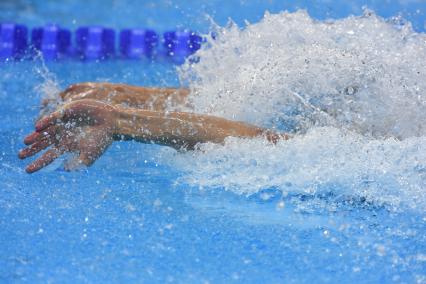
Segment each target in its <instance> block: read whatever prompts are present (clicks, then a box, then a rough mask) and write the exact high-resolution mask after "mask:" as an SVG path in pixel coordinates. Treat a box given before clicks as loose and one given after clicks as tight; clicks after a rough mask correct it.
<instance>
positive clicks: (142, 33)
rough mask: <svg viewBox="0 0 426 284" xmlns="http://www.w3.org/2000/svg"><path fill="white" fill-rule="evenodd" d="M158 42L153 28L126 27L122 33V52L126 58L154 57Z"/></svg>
mask: <svg viewBox="0 0 426 284" xmlns="http://www.w3.org/2000/svg"><path fill="white" fill-rule="evenodd" d="M157 44H158V35H157V33H156V32H154V31H153V30H146V29H124V30H122V31H121V33H120V52H121V55H122V56H124V57H125V58H131V59H139V58H143V57H152V55H153V54H154V52H155V49H156V47H157Z"/></svg>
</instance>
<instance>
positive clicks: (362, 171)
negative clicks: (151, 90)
mask: <svg viewBox="0 0 426 284" xmlns="http://www.w3.org/2000/svg"><path fill="white" fill-rule="evenodd" d="M215 32H216V33H217V39H216V40H211V41H210V42H209V44H208V46H207V47H205V48H204V49H202V50H200V51H199V52H198V53H197V54H196V55H197V56H199V57H200V61H199V63H197V64H191V63H187V64H185V65H184V66H183V67H182V68H181V69H180V70H179V74H180V78H181V81H182V83H186V84H189V86H190V88H191V89H192V93H193V95H192V97H191V100H192V104H193V106H194V109H195V112H198V113H207V114H212V115H216V116H221V117H225V118H228V119H232V120H240V121H246V122H250V123H253V124H256V125H259V126H264V127H272V128H276V129H279V130H285V131H289V132H294V133H297V135H296V137H295V138H294V139H292V140H289V141H283V142H280V143H278V144H277V145H271V144H268V143H266V142H265V141H263V140H262V139H251V140H250V139H237V138H229V139H227V141H226V143H225V145H213V144H205V145H201V146H200V151H198V152H195V153H192V152H188V153H184V154H182V153H174V152H173V151H168V150H164V151H163V152H162V157H163V159H164V162H165V163H168V164H172V165H173V166H175V167H177V168H178V169H181V170H182V171H183V172H184V173H185V174H184V176H183V177H182V178H181V179H180V182H182V183H184V184H187V185H191V186H199V187H207V188H223V189H226V190H231V191H233V192H235V193H238V194H248V195H250V194H254V193H257V192H259V191H262V190H264V189H267V188H274V189H278V190H279V191H281V192H282V193H283V194H288V193H308V194H317V193H320V192H324V191H332V192H333V194H335V195H342V196H343V195H349V196H360V197H363V198H366V199H367V200H370V201H373V202H378V203H380V204H388V205H391V206H394V207H395V208H403V207H407V206H408V207H409V208H420V209H422V210H423V209H425V208H426V197H425V194H424V188H426V174H425V169H426V159H425V158H426V157H425V156H426V146H425V145H426V143H425V142H426V141H425V140H426V137H425V134H426V128H425V127H424V125H425V122H426V95H425V92H426V80H425V75H426V64H424V62H426V44H425V43H426V36H425V34H419V33H415V32H414V31H413V30H412V29H411V26H410V24H409V23H405V22H401V21H391V20H384V19H382V18H380V17H378V16H376V15H375V14H374V13H372V12H371V11H365V13H364V15H363V16H361V17H348V18H345V19H341V20H328V21H316V20H314V19H312V18H310V16H309V15H308V14H307V13H306V12H305V11H298V12H295V13H289V12H283V13H280V14H275V15H271V14H268V13H267V14H265V17H264V19H263V20H262V21H261V22H259V23H256V24H249V25H248V26H246V27H245V28H243V29H241V28H239V27H237V26H236V25H235V24H233V23H230V24H229V25H228V26H227V27H224V28H221V27H215ZM171 155H172V156H173V157H170V156H171Z"/></svg>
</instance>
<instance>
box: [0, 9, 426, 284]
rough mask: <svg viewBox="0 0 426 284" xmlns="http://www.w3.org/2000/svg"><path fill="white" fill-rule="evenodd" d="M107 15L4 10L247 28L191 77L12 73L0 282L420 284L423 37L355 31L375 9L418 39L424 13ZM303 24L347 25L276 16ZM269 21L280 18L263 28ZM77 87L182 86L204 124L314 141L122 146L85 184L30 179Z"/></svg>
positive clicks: (44, 175)
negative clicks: (47, 131)
mask: <svg viewBox="0 0 426 284" xmlns="http://www.w3.org/2000/svg"><path fill="white" fill-rule="evenodd" d="M105 2H106V1H92V2H90V3H85V4H83V2H73V1H69V2H67V1H62V3H61V4H58V3H56V2H55V1H3V2H1V3H0V8H1V11H2V12H1V13H0V21H4V20H9V21H10V20H13V21H17V22H21V23H25V24H27V25H30V26H37V25H42V24H45V23H46V22H47V21H52V22H58V23H60V24H62V25H63V26H65V27H69V28H75V27H77V26H80V25H91V24H99V25H106V26H111V27H114V28H117V29H118V28H126V27H132V26H139V25H142V26H149V27H152V28H155V29H157V30H160V31H162V30H163V31H165V30H168V29H170V28H175V27H176V26H177V27H190V28H191V29H194V30H197V31H200V32H207V31H210V28H211V25H210V22H211V20H210V19H209V18H208V17H205V14H204V13H207V14H208V15H210V16H211V17H212V18H213V19H214V20H215V21H216V22H217V23H219V24H220V25H225V24H226V21H227V17H228V16H231V17H232V18H234V19H235V21H236V23H237V24H239V25H243V24H244V23H243V19H248V20H249V21H250V22H251V23H253V24H250V25H249V27H248V28H246V29H245V30H243V31H241V30H240V29H237V28H235V26H232V25H228V26H227V27H226V28H223V29H222V28H216V31H217V33H218V35H219V36H218V39H217V41H216V42H213V43H211V45H212V46H211V47H210V48H209V49H205V50H201V51H200V53H199V54H198V55H199V56H200V58H201V60H200V62H199V63H198V64H195V65H184V66H182V67H181V68H180V69H179V71H177V70H176V66H174V65H173V64H170V63H168V62H152V63H149V62H144V61H132V60H111V61H105V62H99V63H98V62H84V63H83V62H79V61H76V60H68V61H61V62H46V63H45V64H46V65H45V64H44V63H43V62H42V61H40V60H36V61H24V62H16V63H14V62H11V63H7V64H1V65H0V67H1V68H0V74H1V77H0V78H1V79H0V99H1V104H0V114H1V119H2V122H3V123H2V126H1V128H0V131H1V135H0V139H1V141H0V145H1V155H0V164H1V167H0V177H1V178H0V185H1V193H0V212H1V213H0V228H1V231H0V247H1V255H0V282H3V283H11V282H12V283H15V282H18V283H20V282H29V283H45V282H53V283H122V282H130V283H140V282H146V283H164V282H177V283H200V282H201V283H229V282H244V283H316V282H321V283H324V282H331V283H353V282H358V283H391V282H396V283H416V282H417V283H424V282H425V281H426V225H425V222H426V215H425V208H426V198H425V194H424V188H425V187H426V175H425V169H426V162H425V161H426V159H425V158H426V157H425V155H426V151H425V150H426V149H425V146H424V145H426V143H425V142H426V141H425V134H424V130H423V129H424V128H422V127H421V125H422V122H425V121H426V119H425V116H424V115H425V113H426V112H425V111H424V109H425V99H424V94H423V93H424V92H425V90H426V87H425V85H424V84H425V83H424V80H423V78H424V75H422V74H424V73H421V72H423V71H426V70H425V67H424V66H422V64H423V65H424V63H423V62H424V61H425V59H426V53H425V47H424V45H423V46H422V44H421V43H422V42H423V44H424V38H425V36H424V34H417V33H416V32H411V31H410V30H409V29H408V28H407V26H406V25H404V22H403V21H402V20H401V19H394V20H393V21H391V22H390V23H388V22H385V21H384V20H383V19H381V18H378V17H376V16H375V15H371V13H369V12H368V11H367V12H365V14H364V17H359V18H350V17H349V18H348V17H347V16H348V14H351V13H355V14H357V15H361V14H362V9H361V6H362V5H364V4H369V7H371V8H373V9H375V10H376V11H377V13H378V14H379V15H382V16H385V17H388V16H391V15H395V14H397V13H398V11H400V12H401V14H402V15H403V16H404V18H407V19H409V20H410V21H411V22H412V23H413V27H414V29H415V30H416V31H417V32H423V31H424V21H425V15H424V13H425V11H426V8H425V4H424V2H423V3H422V1H395V2H392V3H391V4H392V5H384V3H387V2H386V1H383V2H382V1H371V2H365V3H359V2H357V1H347V2H345V3H343V2H340V1H321V2H317V4H309V3H308V2H309V1H298V2H292V3H285V2H280V3H278V2H275V1H268V2H264V1H253V2H252V1H227V4H223V3H221V2H220V1H205V2H204V1H203V2H202V3H200V2H199V1H193V2H187V1H181V2H180V1H171V2H168V1H164V2H160V3H156V2H146V3H140V2H138V3H135V2H136V1H135V2H132V1H110V2H108V3H105ZM101 3H103V4H102V5H101ZM84 5H89V7H87V8H85V6H84ZM110 7H113V11H114V15H115V16H113V17H111V16H110V14H111V11H110ZM296 8H307V10H308V12H309V13H310V14H311V16H312V17H313V18H314V19H320V20H322V19H324V18H327V17H337V18H343V20H341V21H337V22H327V23H324V22H317V21H315V20H313V19H312V18H311V17H310V16H308V15H306V14H304V13H303V12H297V13H289V14H288V13H287V14H286V13H283V14H276V13H278V12H280V11H282V10H285V9H289V10H290V11H295V10H296ZM94 9H96V11H98V12H97V13H92V11H93V10H94ZM265 9H269V10H270V11H271V12H273V13H274V14H272V15H267V16H266V19H265V20H263V21H262V22H259V21H260V20H261V18H262V17H263V14H264V11H265ZM76 11H78V15H77V14H76V13H77V12H76ZM139 12H140V13H139ZM136 13H137V16H136ZM286 29H289V30H286ZM407 29H408V30H407ZM292 31H294V32H292ZM283 35H286V37H283ZM311 40H312V41H313V42H311ZM357 43H359V45H357ZM274 46H277V47H278V48H274ZM268 48H269V49H268ZM265 50H269V51H270V52H268V53H265V52H264V51H265ZM398 54H399V55H398ZM327 59H330V60H329V61H327ZM364 59H366V61H365V62H364V61H363V60H364ZM236 60H240V61H236ZM236 62H237V63H238V64H237V63H236ZM417 72H420V73H419V74H418V73H417ZM218 74H219V75H218ZM79 81H111V82H125V83H129V84H136V85H152V86H157V85H161V86H178V85H179V84H180V82H183V83H184V84H190V85H191V86H193V87H194V88H196V89H197V90H200V94H199V96H198V97H196V98H195V99H194V103H195V108H196V110H197V111H199V112H208V113H213V114H216V115H220V116H224V117H228V118H233V119H239V120H245V121H249V122H252V123H256V124H258V125H263V126H269V127H277V128H279V129H282V130H284V129H285V130H294V129H299V131H300V132H303V133H305V134H304V135H301V136H300V137H299V136H298V137H296V138H295V139H294V140H290V141H288V142H285V143H281V144H279V145H277V146H272V145H264V142H263V141H260V140H256V139H255V140H251V141H245V140H238V139H229V140H228V141H227V143H226V144H225V145H224V146H217V145H205V146H203V147H204V148H203V150H204V151H200V152H195V153H193V152H190V153H176V152H175V151H174V150H171V149H166V148H163V147H160V146H156V145H142V144H138V143H132V142H120V143H115V144H113V146H112V147H111V148H110V149H109V150H108V151H107V153H106V154H105V155H104V156H103V157H102V158H101V159H100V160H99V161H97V162H96V163H95V164H94V165H93V167H91V168H89V169H85V170H81V171H78V172H65V171H63V170H62V169H61V166H60V165H61V164H60V161H58V162H57V163H55V164H53V165H52V166H50V167H48V168H47V169H45V170H44V171H43V172H40V173H37V174H33V175H27V174H26V173H25V172H24V166H25V164H26V163H27V162H26V161H20V160H18V159H17V157H16V156H17V155H16V153H17V151H18V150H19V149H20V148H21V147H22V146H23V145H22V142H21V141H22V139H23V137H24V135H25V134H26V133H28V132H29V131H31V129H32V127H33V121H34V119H35V117H36V115H37V114H38V105H39V101H40V97H41V96H44V95H46V94H51V93H53V92H54V91H55V89H56V87H57V86H60V87H65V86H67V85H68V84H70V83H74V82H79ZM287 86H288V88H287ZM223 94H226V96H225V95H223ZM371 94H374V96H372V95H371ZM371 106H373V107H371ZM318 109H320V111H319V112H318V111H317V110H318ZM331 114H332V115H331ZM330 117H331V118H332V119H331V118H330ZM330 119H331V121H330ZM395 137H397V138H398V139H396V138H395Z"/></svg>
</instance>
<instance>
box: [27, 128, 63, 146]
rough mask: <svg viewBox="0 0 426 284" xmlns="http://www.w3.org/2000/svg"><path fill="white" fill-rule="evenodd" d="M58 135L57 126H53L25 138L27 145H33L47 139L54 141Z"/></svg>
mask: <svg viewBox="0 0 426 284" xmlns="http://www.w3.org/2000/svg"><path fill="white" fill-rule="evenodd" d="M57 134H58V127H57V126H56V125H52V126H50V127H48V128H46V129H44V130H43V131H41V132H37V131H34V132H33V133H31V134H29V135H28V136H27V137H25V138H24V144H25V145H31V144H33V143H35V142H37V141H40V140H42V139H45V138H49V139H54V138H55V137H56V135H57Z"/></svg>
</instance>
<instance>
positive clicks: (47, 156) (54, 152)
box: [25, 148, 63, 174]
mask: <svg viewBox="0 0 426 284" xmlns="http://www.w3.org/2000/svg"><path fill="white" fill-rule="evenodd" d="M62 154H63V151H62V150H59V149H58V148H51V149H49V150H47V151H46V152H45V153H43V155H41V157H40V158H38V159H37V160H35V161H34V162H32V163H31V164H29V165H28V167H27V168H26V169H25V170H26V171H27V173H29V174H31V173H33V172H36V171H38V170H40V169H42V168H44V167H46V166H47V165H49V164H50V163H52V162H53V161H54V160H55V159H56V158H58V157H59V156H60V155H62Z"/></svg>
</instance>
